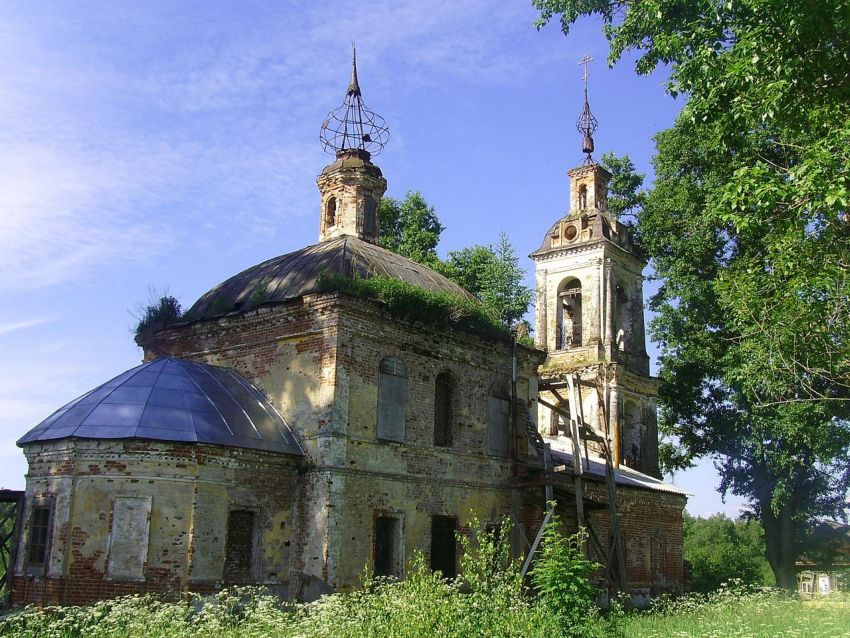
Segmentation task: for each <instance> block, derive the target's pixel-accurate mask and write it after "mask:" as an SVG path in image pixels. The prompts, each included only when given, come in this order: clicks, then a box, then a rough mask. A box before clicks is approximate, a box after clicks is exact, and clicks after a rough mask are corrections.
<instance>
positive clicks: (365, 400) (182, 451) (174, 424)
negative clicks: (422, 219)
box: [12, 67, 686, 605]
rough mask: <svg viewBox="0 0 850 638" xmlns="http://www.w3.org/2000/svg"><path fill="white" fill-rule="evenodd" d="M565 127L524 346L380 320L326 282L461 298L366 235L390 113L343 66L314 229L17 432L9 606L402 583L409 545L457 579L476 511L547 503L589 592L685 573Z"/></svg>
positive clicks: (584, 170) (598, 197)
mask: <svg viewBox="0 0 850 638" xmlns="http://www.w3.org/2000/svg"><path fill="white" fill-rule="evenodd" d="M585 109H586V111H587V114H588V115H589V109H588V107H587V102H586V100H585ZM584 121H585V124H586V126H585V130H584V134H585V135H584V137H585V149H584V150H585V152H586V153H587V160H586V161H585V162H584V163H583V164H581V165H580V166H579V167H577V168H575V169H573V170H571V171H570V172H569V179H570V189H571V196H570V205H569V211H568V212H567V214H566V215H565V216H563V217H562V218H561V219H559V220H558V221H556V222H555V223H554V224H552V225H551V226H550V227H549V229H548V230H547V231H546V233H545V236H544V239H543V243H542V245H541V246H540V247H539V248H538V249H537V250H536V251H534V253H533V254H532V255H531V257H532V259H533V260H534V262H535V264H536V279H537V303H536V310H535V312H536V317H535V338H536V345H537V347H536V348H531V347H526V346H523V345H517V344H516V343H515V340H514V339H512V338H510V337H508V336H505V337H504V338H494V337H492V336H484V335H481V334H478V333H477V332H475V331H470V330H465V329H461V328H460V327H446V326H445V325H441V326H435V325H430V324H428V323H426V322H424V321H417V320H415V319H410V318H400V317H398V316H397V315H395V314H391V313H390V312H388V310H387V308H386V307H384V305H383V304H382V303H381V302H380V301H376V300H373V299H367V298H363V297H358V296H356V295H352V294H350V293H346V292H342V291H338V290H336V291H335V290H328V289H327V288H326V287H323V286H322V281H323V278H325V277H327V276H328V275H331V276H337V275H338V276H342V277H359V278H368V277H370V276H375V275H380V276H383V277H392V278H397V279H400V280H402V281H404V282H407V283H408V284H411V285H413V286H417V287H420V288H424V289H426V290H428V291H436V292H447V293H451V294H453V295H456V296H461V297H465V298H468V299H474V297H472V295H470V293H468V292H466V291H465V290H463V289H462V288H460V287H459V286H458V285H457V284H455V283H454V282H452V281H450V280H449V279H447V278H445V277H443V276H442V275H440V274H439V273H437V272H435V271H433V270H431V269H429V268H427V267H425V266H423V265H421V264H418V263H415V262H413V261H411V260H409V259H407V258H405V257H402V256H400V255H398V254H395V253H392V252H390V251H388V250H385V249H384V248H381V247H380V246H379V245H378V241H377V240H378V234H379V223H378V221H379V220H378V211H379V203H380V199H381V197H382V195H383V194H384V191H385V190H386V180H385V179H384V177H383V175H382V173H381V170H380V169H379V168H378V166H377V165H375V164H374V163H373V162H372V155H373V153H370V150H371V151H374V150H380V148H381V147H382V145H383V142H384V140H385V133H386V129H385V128H384V127H383V124H382V122H383V121H382V120H380V118H378V116H376V115H374V114H373V113H372V112H371V111H369V110H368V109H366V107H365V105H364V104H363V101H362V96H361V92H360V86H359V83H358V81H357V75H356V67H355V69H354V70H353V73H352V80H351V84H350V85H349V87H348V91H347V95H346V100H345V103H344V104H343V107H341V110H338V111H337V112H335V115H334V114H332V117H329V120H328V121H327V122H326V123H325V125H324V126H323V129H322V137H323V140H324V141H325V143H326V144H327V145H328V146H329V148H330V149H331V150H332V151H333V152H334V155H335V161H333V163H331V164H330V165H328V166H326V167H325V168H324V169H323V170H322V172H321V174H320V175H319V177H318V180H317V181H318V186H319V191H320V193H321V200H320V202H321V204H320V211H321V213H320V220H319V242H318V243H316V244H314V245H312V246H307V247H306V248H302V249H301V250H297V251H295V252H292V253H289V254H286V255H283V256H280V257H274V258H272V259H268V260H267V261H264V262H262V263H260V264H258V265H256V266H254V267H252V268H249V269H248V270H246V271H244V272H241V273H239V274H237V275H235V276H233V277H231V278H230V279H228V280H227V281H224V282H223V283H220V284H218V285H217V286H215V287H214V288H212V289H211V290H210V291H209V292H207V293H206V294H204V295H203V296H202V297H201V298H200V299H198V301H196V302H195V304H194V305H193V306H192V307H191V309H190V310H189V311H188V313H187V314H186V316H185V318H184V319H183V320H182V321H181V322H179V323H176V324H171V325H167V326H159V327H158V329H151V330H148V331H146V332H143V333H141V334H140V336H139V337H138V339H137V341H138V343H139V345H140V346H141V347H142V348H143V350H144V359H143V363H142V364H141V365H139V366H138V367H136V368H133V369H131V370H128V371H126V372H124V373H122V374H120V375H118V376H117V377H115V378H114V379H112V380H110V381H107V382H106V383H104V384H103V385H101V386H99V387H97V388H95V389H93V390H92V391H90V392H89V393H87V394H85V395H83V396H82V397H80V398H78V399H76V400H75V401H72V402H71V403H69V404H68V405H66V406H65V407H63V408H61V409H60V410H58V411H57V412H55V413H54V414H52V415H51V416H50V417H48V418H47V419H46V420H45V421H43V422H42V423H41V424H39V425H38V426H36V427H35V428H34V429H32V430H30V431H29V432H28V433H27V434H25V435H24V436H23V437H22V438H21V439H20V441H19V442H18V445H19V446H20V447H21V448H23V451H24V453H25V454H26V457H27V461H28V463H29V471H28V473H27V477H26V491H25V494H24V499H23V506H22V507H23V510H22V513H21V515H20V516H19V517H18V519H19V525H18V539H19V542H18V543H17V551H16V557H15V561H14V569H13V577H12V603H13V604H15V605H20V604H25V603H37V604H77V603H85V602H88V601H93V600H96V599H101V598H107V597H111V596H115V595H119V594H125V593H132V592H148V591H153V592H165V593H173V592H182V591H200V592H205V591H212V590H216V589H219V588H221V587H222V586H225V585H228V584H234V583H239V584H245V583H248V584H262V585H265V586H268V587H269V588H271V589H273V590H275V591H278V592H279V593H280V594H282V595H285V596H290V597H296V598H302V599H311V598H315V597H316V596H318V595H320V594H322V593H324V592H328V591H334V590H339V589H346V588H350V587H352V586H354V585H356V583H357V582H358V580H359V577H360V574H361V573H362V572H363V569H364V567H365V566H367V565H368V566H369V567H370V568H371V569H373V570H374V572H375V573H377V574H386V575H396V576H402V577H403V575H404V571H405V567H406V565H407V562H408V560H409V559H410V558H411V556H412V555H413V554H414V552H421V553H422V554H423V555H424V557H425V560H426V561H427V562H429V563H430V565H431V567H432V568H433V569H439V570H441V571H442V572H443V574H446V575H454V574H456V572H457V569H458V566H459V558H460V557H459V545H458V544H457V542H456V538H457V535H458V534H469V533H470V529H469V521H470V518H471V516H472V514H473V513H474V514H475V516H477V518H478V519H479V520H480V521H481V522H482V523H483V524H488V525H497V524H499V522H500V521H501V520H503V519H508V520H513V521H514V523H515V524H514V533H513V536H512V538H511V543H512V547H513V549H514V551H515V553H516V555H517V556H518V557H520V558H523V559H524V558H525V557H526V556H528V555H529V554H530V553H532V554H533V551H532V546H533V545H534V543H535V540H536V536H537V534H538V531H539V529H540V527H541V524H542V523H543V522H544V521H545V520H548V518H549V516H550V515H551V514H552V507H554V511H555V512H556V513H557V514H559V515H560V517H561V519H562V520H563V521H564V525H565V526H566V527H567V528H568V531H572V530H575V529H576V528H577V527H578V526H579V525H581V526H585V527H587V528H588V530H589V535H590V540H589V542H588V551H589V552H590V553H591V555H592V556H593V557H594V558H596V559H597V560H598V561H599V562H600V563H601V564H602V565H604V567H603V568H602V569H600V574H599V578H600V582H601V583H606V584H608V586H609V587H618V588H621V589H622V588H626V589H628V590H629V591H630V592H632V594H633V595H635V596H650V595H654V594H657V593H660V592H669V591H679V590H681V589H682V588H683V586H684V568H683V559H682V510H683V508H684V505H685V500H686V499H685V495H684V493H683V492H682V491H681V490H679V489H678V488H676V487H675V486H673V485H671V484H669V483H665V482H663V481H662V480H661V479H660V474H659V470H658V433H657V428H656V408H655V397H656V394H657V380H656V379H654V378H653V377H651V376H650V375H649V363H648V357H647V354H646V349H645V334H644V326H643V293H642V276H641V272H642V269H643V267H644V263H643V261H642V260H641V259H640V257H639V256H638V255H637V254H636V253H635V250H634V248H633V246H632V244H631V240H630V237H629V233H628V231H627V230H626V228H625V227H624V226H623V225H622V224H620V223H619V222H618V220H617V218H616V216H615V215H613V214H611V213H610V212H609V211H608V208H607V182H608V180H609V178H610V174H609V173H608V172H607V171H605V169H604V168H602V167H601V166H599V165H598V164H596V163H595V162H593V161H592V159H591V156H590V152H591V151H592V150H593V149H592V144H593V143H592V138H591V134H592V132H593V131H592V127H591V124H594V125H595V120H592V121H591V120H590V119H587V120H584ZM547 502H549V503H554V506H550V505H547Z"/></svg>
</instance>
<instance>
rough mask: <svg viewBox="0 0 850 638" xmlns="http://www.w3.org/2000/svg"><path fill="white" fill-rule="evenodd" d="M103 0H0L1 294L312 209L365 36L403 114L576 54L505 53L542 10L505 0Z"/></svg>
mask: <svg viewBox="0 0 850 638" xmlns="http://www.w3.org/2000/svg"><path fill="white" fill-rule="evenodd" d="M299 4H302V5H303V3H299ZM86 6H87V5H85V3H81V4H79V5H75V7H74V8H70V7H68V8H66V9H64V10H63V9H61V8H57V7H55V6H54V7H52V8H51V9H47V8H44V7H38V6H31V7H28V8H26V9H23V8H17V9H16V8H14V7H11V6H6V7H5V8H4V9H0V86H3V87H4V91H3V92H2V95H0V123H2V125H0V290H5V291H15V290H18V291H21V290H32V289H34V288H45V287H50V286H55V285H59V284H63V283H66V282H68V281H72V280H74V279H76V278H79V277H81V276H84V275H85V273H86V272H88V271H90V270H91V269H93V268H96V267H105V266H108V265H109V264H111V263H115V262H118V261H120V262H124V263H126V262H134V261H144V260H151V259H156V258H157V257H158V256H159V255H163V254H165V253H167V252H168V251H172V250H175V249H176V247H177V246H181V247H184V248H185V247H186V246H187V245H191V244H192V243H204V242H205V241H208V240H209V238H211V237H213V236H215V235H216V234H217V233H220V232H221V231H222V228H224V227H227V224H228V223H230V222H232V220H233V219H234V218H235V219H237V220H239V222H240V225H241V227H242V228H243V233H241V234H240V237H239V238H238V239H237V240H236V241H243V242H250V241H252V236H254V237H260V236H262V237H267V236H269V235H270V234H274V233H279V232H281V231H280V225H281V220H283V219H294V218H298V217H300V216H304V215H305V214H306V213H307V212H309V211H312V209H313V205H314V201H313V200H314V199H315V187H314V186H313V184H312V182H313V177H314V175H315V172H316V171H315V168H316V167H317V166H321V163H322V161H323V158H322V155H321V152H320V150H319V148H318V145H317V144H316V140H315V137H316V131H315V128H316V126H315V124H316V123H317V122H319V121H321V117H322V116H323V115H324V112H325V111H327V110H330V108H332V107H333V106H335V105H336V104H337V103H338V102H339V101H341V99H342V90H343V88H344V81H345V74H346V72H347V71H346V70H345V66H346V65H345V64H344V63H343V62H342V61H343V60H345V59H346V58H347V56H348V47H349V46H350V42H351V41H352V40H357V43H358V49H359V52H360V57H361V61H362V64H363V65H364V67H367V68H372V69H376V68H377V69H381V72H380V73H372V74H371V75H370V77H369V79H368V85H367V96H368V97H369V98H373V99H374V101H375V102H376V103H377V105H378V106H380V107H381V108H385V109H390V110H391V109H392V108H393V104H392V101H393V99H396V98H397V97H403V96H404V95H410V94H415V93H416V92H417V91H421V90H423V88H431V87H437V86H439V85H440V84H441V83H442V82H443V81H444V80H445V79H446V78H458V77H462V78H464V79H465V80H466V81H469V82H484V81H487V82H490V81H493V80H494V79H496V80H499V79H500V78H502V79H503V81H504V82H506V83H509V82H510V81H511V80H512V79H513V78H515V76H516V75H518V74H528V73H533V72H534V67H535V66H538V65H544V64H548V63H550V62H551V56H553V55H555V56H557V55H561V53H560V52H554V53H553V52H544V53H541V55H540V56H539V57H538V58H535V59H536V60H537V62H536V63H535V64H532V65H529V63H528V60H527V59H526V60H522V61H520V60H518V59H516V57H515V56H514V57H512V56H509V55H503V54H502V51H503V50H504V49H505V39H506V38H508V37H510V35H509V34H510V33H511V32H512V30H514V29H515V26H516V25H517V24H519V23H522V22H527V23H528V24H529V28H530V22H531V12H530V9H529V7H527V6H525V5H524V4H520V3H504V2H502V1H499V0H465V1H464V2H448V1H435V2H430V3H426V6H423V4H422V3H421V2H413V1H407V2H399V1H397V0H379V1H376V2H373V3H370V4H369V6H368V10H358V11H353V10H352V9H351V5H350V3H348V2H330V3H327V2H323V3H315V4H311V5H303V6H298V4H294V5H293V4H290V3H267V2H245V3H234V4H232V5H230V4H227V3H222V4H221V5H217V6H216V11H214V12H212V11H210V12H208V11H206V10H205V11H200V12H199V11H198V6H197V5H194V4H192V3H188V4H186V5H181V6H179V7H175V6H174V5H172V4H171V3H163V4H156V3H151V4H146V5H145V9H144V10H141V9H140V8H139V7H130V6H127V5H125V4H123V3H122V4H120V5H109V6H108V7H106V6H103V5H102V4H100V3H98V4H92V5H88V9H86ZM95 8H96V10H95ZM27 12H29V13H27ZM200 14H203V18H199V15H200ZM84 16H85V18H84ZM140 25H142V26H143V28H140ZM373 96H374V97H373ZM379 96H380V99H379ZM399 133H400V135H399V137H400V138H402V139H403V136H404V131H403V130H401V131H400V132H399Z"/></svg>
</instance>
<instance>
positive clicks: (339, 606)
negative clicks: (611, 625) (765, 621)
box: [0, 522, 601, 638]
mask: <svg viewBox="0 0 850 638" xmlns="http://www.w3.org/2000/svg"><path fill="white" fill-rule="evenodd" d="M472 526H473V529H476V528H477V527H478V526H477V522H473V523H472ZM507 538H509V526H508V524H507V522H504V523H503V525H502V526H501V527H500V528H498V531H492V532H485V531H479V532H477V533H476V534H474V536H473V538H471V539H468V538H466V537H463V536H461V537H459V539H458V540H459V542H460V543H461V545H462V546H463V548H464V553H463V559H462V566H461V567H462V576H461V577H460V578H458V579H456V580H444V579H442V578H440V577H439V576H436V575H434V574H432V573H431V571H430V570H429V569H428V568H427V566H426V564H425V561H424V559H423V557H422V556H421V555H419V554H417V555H416V556H415V557H414V558H413V560H412V561H411V564H410V566H409V568H408V574H407V577H406V579H405V580H403V581H396V580H393V579H383V578H381V579H374V578H370V577H368V576H367V577H366V578H365V579H364V583H363V586H362V588H361V589H359V590H357V591H354V592H351V593H346V594H333V595H329V596H325V597H323V598H321V599H320V600H318V601H317V602H315V603H310V604H287V603H283V602H281V601H280V600H279V599H277V598H275V597H273V596H269V595H265V594H263V592H262V590H260V589H258V588H241V589H233V590H228V591H225V592H222V593H220V594H218V595H217V596H215V597H208V598H200V597H196V598H192V599H188V600H184V601H179V602H162V601H160V600H158V599H156V598H154V597H152V596H130V597H125V598H120V599H116V600H112V601H104V602H100V603H97V604H95V605H92V606H89V607H66V608H53V609H45V610H42V611H35V610H28V611H26V612H24V613H20V614H17V615H15V616H13V617H10V618H8V619H6V620H5V621H3V622H0V636H15V637H17V638H36V637H38V638H54V637H55V638H72V637H77V636H79V637H84V636H85V637H91V638H107V637H109V638H113V637H118V636H122V637H124V636H126V637H139V638H172V637H174V638H176V637H178V636H179V637H181V638H182V637H184V636H185V637H198V638H202V637H203V638H206V637H210V638H212V637H213V636H215V637H221V636H226V637H234V638H236V637H243V636H244V637H248V636H251V637H254V636H256V637H257V638H259V637H262V638H266V637H271V638H274V637H280V638H290V637H292V638H295V637H296V636H297V637H303V638H325V637H326V638H366V637H383V636H386V637H387V638H390V637H392V638H436V637H441V638H455V637H457V638H468V637H470V636H488V637H489V636H492V637H494V638H557V637H559V636H573V635H589V634H584V633H582V632H583V631H584V628H583V627H582V626H581V624H580V623H578V622H575V619H572V620H571V621H570V622H571V624H570V627H566V626H565V625H564V624H562V620H563V617H562V614H561V613H560V611H562V610H555V609H554V608H553V607H551V606H550V605H549V604H548V603H547V599H546V598H541V599H539V600H535V599H533V598H532V597H531V596H530V595H529V592H528V590H527V589H526V588H525V587H524V586H523V583H522V579H521V578H520V575H519V564H518V563H517V562H516V561H513V560H512V559H511V557H510V548H509V543H508V542H507V541H506V540H503V539H507ZM547 539H548V542H549V543H551V544H552V547H553V548H557V547H566V546H575V543H576V542H577V541H575V540H568V539H563V537H561V536H560V535H559V533H558V532H557V531H556V530H555V529H554V526H550V533H548V534H547ZM550 554H551V555H552V556H557V557H558V563H557V564H553V565H548V566H546V565H544V568H543V569H544V571H545V572H546V573H554V572H555V570H557V569H558V568H559V566H560V567H561V568H563V567H566V569H568V570H569V571H570V572H571V573H573V574H574V575H576V574H577V573H578V572H576V570H575V569H574V567H573V566H571V565H565V564H564V563H563V558H564V556H563V553H562V552H558V551H553V552H550ZM547 560H548V559H547V558H546V556H545V554H544V556H543V557H542V558H541V563H544V564H545V561H547ZM589 591H592V595H593V596H595V590H592V589H591V590H589ZM587 607H588V605H587V601H583V602H582V608H583V609H587ZM600 635H601V634H600Z"/></svg>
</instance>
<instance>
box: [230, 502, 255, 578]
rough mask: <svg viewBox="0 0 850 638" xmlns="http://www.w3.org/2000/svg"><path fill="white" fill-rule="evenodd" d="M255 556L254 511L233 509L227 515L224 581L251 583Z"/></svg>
mask: <svg viewBox="0 0 850 638" xmlns="http://www.w3.org/2000/svg"><path fill="white" fill-rule="evenodd" d="M253 557H254V512H251V511H248V510H231V511H230V514H229V515H228V517H227V541H226V543H225V546H224V581H225V582H226V583H250V582H252V581H253V578H252V573H251V572H252V569H251V565H252V563H253Z"/></svg>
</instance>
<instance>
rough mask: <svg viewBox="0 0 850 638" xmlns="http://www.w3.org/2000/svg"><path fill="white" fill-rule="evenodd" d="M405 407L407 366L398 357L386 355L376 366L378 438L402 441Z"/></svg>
mask: <svg viewBox="0 0 850 638" xmlns="http://www.w3.org/2000/svg"><path fill="white" fill-rule="evenodd" d="M406 407H407V368H406V367H405V365H404V362H403V361H402V360H401V359H399V358H398V357H387V358H386V359H384V360H383V361H381V363H380V365H379V366H378V424H377V428H376V429H377V434H378V438H379V439H383V440H385V441H399V442H401V443H403V442H404V413H405V410H406Z"/></svg>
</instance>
